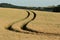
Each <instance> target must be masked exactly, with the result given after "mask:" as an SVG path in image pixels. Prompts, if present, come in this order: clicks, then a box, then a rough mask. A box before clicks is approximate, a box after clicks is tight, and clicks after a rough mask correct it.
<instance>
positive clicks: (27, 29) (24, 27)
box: [21, 11, 36, 32]
mask: <svg viewBox="0 0 60 40" xmlns="http://www.w3.org/2000/svg"><path fill="white" fill-rule="evenodd" d="M31 12H32V13H33V15H34V17H33V18H32V19H31V20H30V21H28V22H27V23H26V24H24V25H23V26H22V27H21V29H22V30H26V31H30V32H36V31H35V30H32V29H29V28H27V25H28V23H29V22H31V21H33V20H34V19H35V18H36V13H35V12H33V11H31Z"/></svg>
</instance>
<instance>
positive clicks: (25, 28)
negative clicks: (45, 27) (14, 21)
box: [21, 11, 60, 36]
mask: <svg viewBox="0 0 60 40" xmlns="http://www.w3.org/2000/svg"><path fill="white" fill-rule="evenodd" d="M31 12H32V13H33V14H34V17H33V18H32V19H31V20H30V21H29V22H27V23H26V24H24V25H23V27H21V29H22V30H26V31H29V32H32V33H33V32H34V33H37V34H38V33H40V34H51V35H56V36H57V35H58V36H60V34H56V33H44V32H39V31H36V30H33V29H30V28H28V27H27V25H28V23H30V22H31V21H33V20H34V19H35V18H36V13H35V12H33V11H31Z"/></svg>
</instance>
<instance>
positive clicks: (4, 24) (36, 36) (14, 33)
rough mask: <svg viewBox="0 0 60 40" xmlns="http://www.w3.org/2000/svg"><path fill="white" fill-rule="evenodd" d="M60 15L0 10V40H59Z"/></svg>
mask: <svg viewBox="0 0 60 40" xmlns="http://www.w3.org/2000/svg"><path fill="white" fill-rule="evenodd" d="M59 18H60V13H54V12H43V11H36V10H26V9H13V8H0V40H60V31H59V30H60V19H59Z"/></svg>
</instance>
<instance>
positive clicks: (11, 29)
mask: <svg viewBox="0 0 60 40" xmlns="http://www.w3.org/2000/svg"><path fill="white" fill-rule="evenodd" d="M26 12H27V13H28V15H27V17H25V18H24V19H22V20H25V19H27V18H28V17H29V16H30V13H29V12H28V11H26ZM22 20H21V21H22ZM17 22H19V21H16V22H14V23H12V24H11V25H10V26H9V27H7V28H6V29H8V30H10V31H15V32H19V31H18V30H14V29H13V28H12V26H13V25H14V24H15V23H17Z"/></svg>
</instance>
